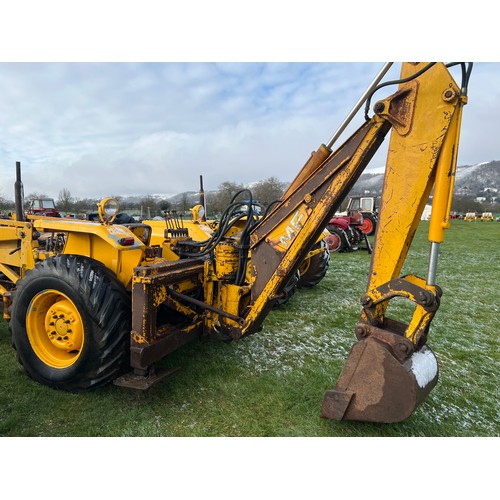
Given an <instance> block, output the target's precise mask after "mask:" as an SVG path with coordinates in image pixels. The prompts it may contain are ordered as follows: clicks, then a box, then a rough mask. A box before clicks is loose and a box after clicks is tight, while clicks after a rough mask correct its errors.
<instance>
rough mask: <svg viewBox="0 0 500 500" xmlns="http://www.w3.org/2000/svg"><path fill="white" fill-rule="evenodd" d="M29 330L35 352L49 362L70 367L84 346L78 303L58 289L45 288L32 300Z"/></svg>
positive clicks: (28, 320) (55, 365)
mask: <svg viewBox="0 0 500 500" xmlns="http://www.w3.org/2000/svg"><path fill="white" fill-rule="evenodd" d="M26 330H27V333H28V338H29V341H30V344H31V347H32V348H33V351H34V352H35V354H36V355H37V356H38V358H40V360H42V361H43V362H44V363H45V364H46V365H49V366H51V367H53V368H67V367H69V366H71V365H72V364H73V363H75V362H76V360H77V359H78V357H79V356H80V353H81V351H82V348H83V343H84V328H83V322H82V319H81V316H80V313H79V312H78V308H77V307H76V305H75V304H74V303H73V301H71V299H69V297H67V296H66V295H65V294H63V293H61V292H59V291H57V290H44V291H42V292H40V293H38V294H37V295H36V296H35V297H33V300H32V301H31V304H30V307H29V309H28V313H27V316H26Z"/></svg>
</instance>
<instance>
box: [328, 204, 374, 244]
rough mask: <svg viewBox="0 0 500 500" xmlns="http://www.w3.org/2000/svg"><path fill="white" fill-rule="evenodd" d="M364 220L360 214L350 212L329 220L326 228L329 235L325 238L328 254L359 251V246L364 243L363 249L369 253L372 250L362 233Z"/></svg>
mask: <svg viewBox="0 0 500 500" xmlns="http://www.w3.org/2000/svg"><path fill="white" fill-rule="evenodd" d="M364 222H365V219H364V217H363V215H362V214H361V212H356V211H351V212H349V215H340V216H337V217H333V218H332V219H330V222H329V223H328V226H326V228H327V229H328V231H330V234H329V235H328V236H326V237H325V241H326V243H327V245H328V249H329V250H330V252H352V251H354V250H359V249H361V246H360V244H361V243H363V242H364V243H365V245H366V247H363V249H365V250H368V253H371V251H372V249H371V246H370V242H369V241H368V238H367V234H366V233H365V232H364V231H363V229H362V228H363V224H364Z"/></svg>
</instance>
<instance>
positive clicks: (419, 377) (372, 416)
mask: <svg viewBox="0 0 500 500" xmlns="http://www.w3.org/2000/svg"><path fill="white" fill-rule="evenodd" d="M437 380H438V364H437V359H436V357H435V356H434V353H433V352H432V351H431V349H430V348H429V347H428V346H427V345H424V346H423V347H422V348H421V349H420V350H418V351H415V352H414V353H413V354H412V355H411V356H409V357H407V358H406V359H404V360H400V359H398V357H396V356H395V355H394V354H393V352H392V351H391V348H390V347H389V346H388V345H387V344H385V343H383V342H380V341H379V340H377V339H375V338H372V337H368V338H366V339H363V340H361V341H359V342H357V343H356V344H354V345H353V347H352V349H351V352H350V354H349V356H348V358H347V361H346V364H345V365H344V368H343V370H342V373H341V375H340V378H339V380H338V382H337V385H336V387H335V389H333V390H330V391H327V392H326V393H325V396H324V400H323V409H322V416H323V417H325V418H330V419H334V420H342V419H345V420H361V421H366V422H380V423H393V422H401V421H402V420H404V419H406V418H408V417H409V416H410V415H411V414H412V413H413V412H414V411H415V409H416V408H417V406H418V405H419V404H420V403H422V401H423V400H424V399H425V398H426V397H427V395H428V394H429V392H430V391H431V390H432V388H433V387H434V386H435V385H436V383H437Z"/></svg>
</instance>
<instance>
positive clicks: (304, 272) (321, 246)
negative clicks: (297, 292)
mask: <svg viewBox="0 0 500 500" xmlns="http://www.w3.org/2000/svg"><path fill="white" fill-rule="evenodd" d="M312 250H319V252H318V253H316V254H314V255H313V256H312V257H311V258H308V259H304V262H303V263H302V265H301V266H300V267H299V273H300V279H299V282H298V283H297V287H298V288H312V287H314V286H316V285H317V284H318V283H319V282H320V281H321V280H322V279H323V278H324V277H325V275H326V272H327V271H328V265H329V264H330V251H329V250H328V245H327V243H326V241H325V240H324V239H323V240H321V241H320V242H319V243H316V245H314V246H313V247H312Z"/></svg>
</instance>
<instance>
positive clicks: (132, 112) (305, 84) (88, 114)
mask: <svg viewBox="0 0 500 500" xmlns="http://www.w3.org/2000/svg"><path fill="white" fill-rule="evenodd" d="M380 67H381V64H380V63H347V64H344V63H342V64H341V63H317V64H311V63H222V64H221V63H219V64H212V63H190V64H184V63H164V64H159V63H114V64H108V63H95V64H92V63H52V64H45V63H35V64H29V63H23V64H17V63H10V64H8V63H4V64H0V93H1V94H0V129H1V130H2V135H1V136H0V175H1V177H0V193H1V194H3V195H4V196H9V197H11V196H12V195H11V193H12V186H13V182H14V166H15V161H16V160H20V161H22V164H23V173H24V176H23V181H24V185H25V192H26V193H29V192H30V191H39V192H40V191H42V192H45V193H47V194H49V195H52V196H54V197H57V196H58V193H59V191H60V190H61V189H62V188H67V189H69V190H70V192H71V193H72V194H73V195H74V196H78V197H81V198H82V197H87V196H106V195H110V194H115V195H116V194H139V193H144V194H147V193H158V192H163V193H170V194H174V193H176V192H180V191H185V190H194V189H196V188H197V185H198V176H199V174H203V175H204V179H205V187H206V188H207V189H214V188H216V187H217V185H218V184H219V183H221V182H222V181H225V180H232V181H238V182H252V181H256V180H260V179H264V178H267V177H269V176H271V175H273V176H277V177H278V178H280V179H281V180H283V181H290V180H292V179H293V178H294V177H295V175H296V173H297V172H298V170H299V168H300V167H301V166H302V165H303V163H304V162H305V161H306V159H307V158H308V157H309V154H310V152H311V151H312V150H313V149H316V148H317V147H318V146H319V145H320V144H321V143H322V142H326V141H327V140H328V139H329V138H330V136H331V135H332V134H333V132H334V131H335V130H336V128H337V126H338V125H339V124H340V122H341V121H342V119H343V118H344V117H345V116H346V115H347V113H348V112H349V111H350V109H351V107H352V106H353V105H354V104H355V102H356V101H357V100H358V98H359V96H360V95H361V93H362V92H363V91H364V89H365V88H366V86H367V85H368V84H369V83H370V82H371V80H372V79H373V77H374V75H375V74H376V73H377V72H378V70H379V68H380ZM499 70H500V65H498V64H478V65H476V67H475V69H474V71H473V74H472V78H471V85H470V104H469V105H468V106H467V107H466V108H465V110H464V123H463V127H462V141H461V145H460V156H459V163H461V164H464V163H470V164H475V163H479V162H481V161H488V160H493V159H500V154H499V152H498V145H497V139H496V135H495V131H496V130H498V129H499V127H498V125H499V123H498V121H499V118H498V116H499V113H498V112H497V110H496V108H497V107H498V106H499V104H498V103H499V102H500V101H499V99H498V97H500V96H499V95H498V94H499V93H500V90H498V89H500V71H499ZM391 71H392V74H391V75H389V77H390V78H395V77H397V70H391ZM390 92H392V90H390ZM382 93H383V91H380V94H382ZM377 96H378V94H377ZM361 121H362V117H361V115H360V117H359V119H357V121H356V123H357V124H359V123H361ZM381 163H383V157H382V156H381V155H378V156H377V157H376V158H375V160H374V162H373V163H372V165H373V167H374V168H376V167H380V166H381Z"/></svg>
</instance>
